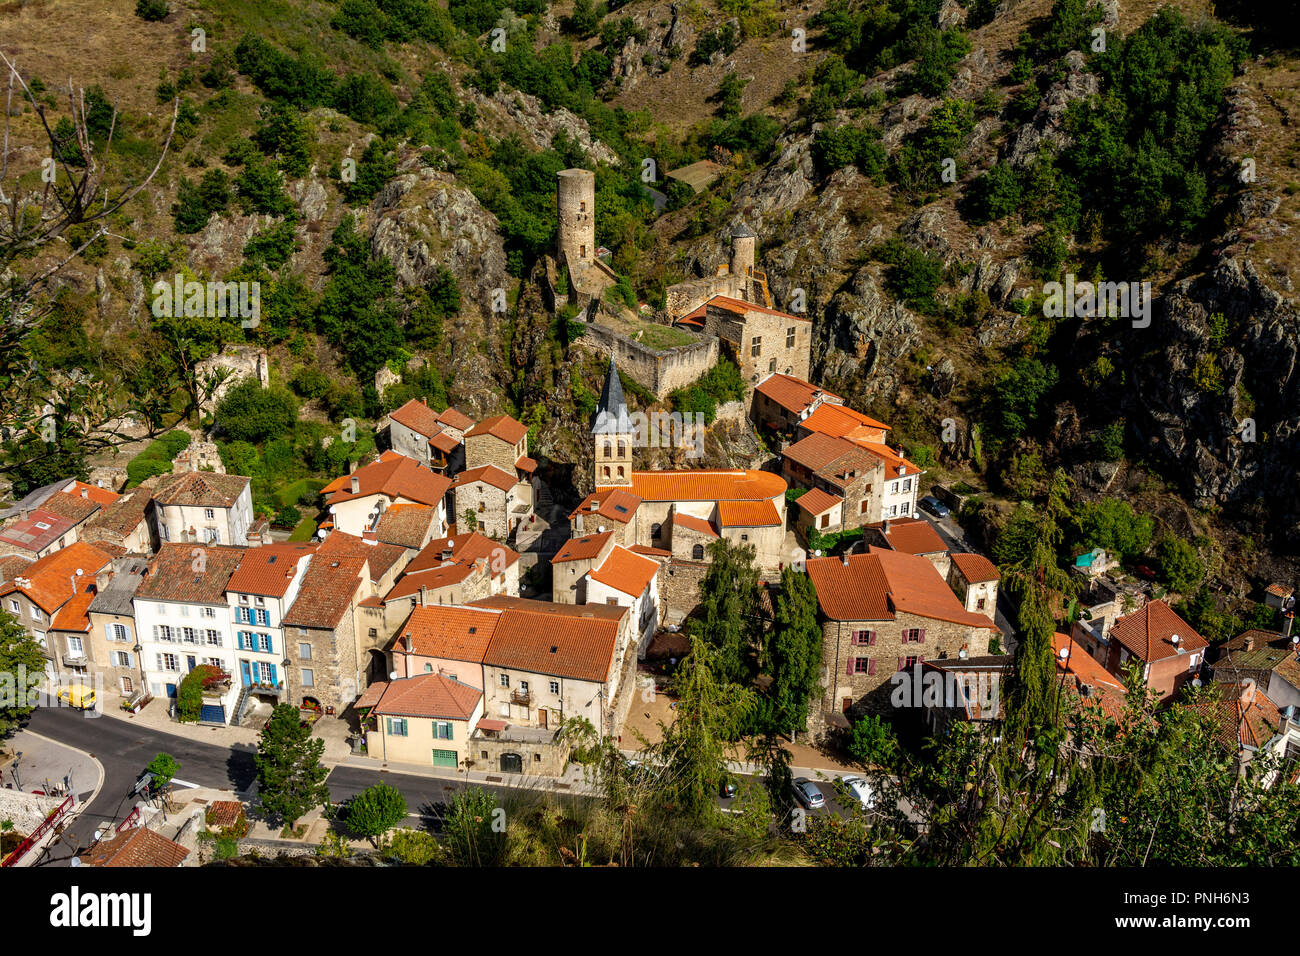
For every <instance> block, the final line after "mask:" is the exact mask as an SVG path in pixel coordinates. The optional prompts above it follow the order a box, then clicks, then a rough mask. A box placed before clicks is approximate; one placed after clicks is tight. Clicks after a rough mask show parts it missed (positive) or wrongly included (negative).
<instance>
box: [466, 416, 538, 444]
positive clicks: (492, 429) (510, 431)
mask: <svg viewBox="0 0 1300 956" xmlns="http://www.w3.org/2000/svg"><path fill="white" fill-rule="evenodd" d="M527 434H528V427H527V426H526V425H524V424H523V423H522V422H520V421H518V420H516V419H514V418H511V417H510V416H509V415H495V416H493V417H492V418H485V419H483V421H481V422H479V423H478V424H477V425H475V426H474V427H473V428H471V429H470V430H469V431H467V432H466V433H465V437H466V438H469V437H470V436H471V435H491V436H492V437H493V438H499V439H501V440H502V441H503V442H508V443H509V444H511V445H514V444H516V443H517V442H519V441H520V440H521V439H522V438H523V437H524V436H525V435H527Z"/></svg>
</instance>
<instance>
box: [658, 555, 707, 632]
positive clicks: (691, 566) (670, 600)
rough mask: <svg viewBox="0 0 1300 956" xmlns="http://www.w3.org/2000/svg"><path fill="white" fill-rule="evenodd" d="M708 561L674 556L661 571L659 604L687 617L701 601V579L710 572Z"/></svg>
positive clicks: (666, 610) (665, 609) (667, 609)
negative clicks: (688, 559)
mask: <svg viewBox="0 0 1300 956" xmlns="http://www.w3.org/2000/svg"><path fill="white" fill-rule="evenodd" d="M708 570H709V564H708V562H707V561H684V560H682V559H680V558H672V559H671V560H669V561H668V563H667V565H666V566H665V567H663V568H662V569H660V571H659V605H660V607H662V608H664V611H665V613H667V612H669V611H673V612H676V613H677V614H679V615H681V616H682V617H685V616H686V615H687V614H690V613H691V611H693V610H695V607H696V605H698V604H699V603H700V581H702V580H703V579H704V575H705V574H707V573H708Z"/></svg>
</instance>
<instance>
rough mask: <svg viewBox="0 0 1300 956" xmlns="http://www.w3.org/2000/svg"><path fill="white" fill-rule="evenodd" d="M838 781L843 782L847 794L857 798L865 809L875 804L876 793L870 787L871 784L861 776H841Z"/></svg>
mask: <svg viewBox="0 0 1300 956" xmlns="http://www.w3.org/2000/svg"><path fill="white" fill-rule="evenodd" d="M840 783H842V784H844V789H845V790H847V791H848V793H849V796H851V797H853V799H855V800H857V801H858V803H860V804H862V806H864V807H865V808H866V809H868V810H870V809H871V808H872V807H874V806H875V805H876V793H875V791H874V790H872V789H871V784H869V783H867V781H866V780H865V779H864V778H862V777H841V778H840Z"/></svg>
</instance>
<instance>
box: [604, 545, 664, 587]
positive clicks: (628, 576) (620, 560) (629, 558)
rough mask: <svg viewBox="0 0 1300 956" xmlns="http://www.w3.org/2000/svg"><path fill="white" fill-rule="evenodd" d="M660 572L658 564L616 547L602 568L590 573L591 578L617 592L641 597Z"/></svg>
mask: <svg viewBox="0 0 1300 956" xmlns="http://www.w3.org/2000/svg"><path fill="white" fill-rule="evenodd" d="M658 571H659V563H658V562H656V561H651V560H650V559H649V558H643V557H641V556H640V555H639V554H633V553H632V552H631V551H629V550H628V549H627V548H623V547H618V546H615V548H614V550H612V551H610V553H609V554H608V555H607V556H606V558H605V560H604V561H602V562H601V564H600V567H598V568H595V569H594V570H592V571H591V572H590V573H589V577H591V578H592V579H594V580H596V581H599V582H600V583H601V584H604V585H607V586H608V587H611V588H613V589H614V590H615V591H622V592H623V593H624V594H630V595H631V596H632V597H640V596H641V595H642V593H644V592H645V589H646V585H648V584H649V583H650V582H651V580H653V578H654V576H655V574H657V573H658Z"/></svg>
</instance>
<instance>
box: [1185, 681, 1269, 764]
mask: <svg viewBox="0 0 1300 956" xmlns="http://www.w3.org/2000/svg"><path fill="white" fill-rule="evenodd" d="M1187 706H1189V707H1191V708H1193V709H1194V710H1196V711H1198V712H1199V713H1201V714H1204V715H1206V716H1208V717H1210V718H1211V720H1213V721H1214V722H1215V723H1216V724H1217V725H1218V726H1217V733H1216V734H1215V739H1216V740H1218V741H1219V743H1221V744H1222V745H1223V746H1224V747H1226V748H1227V749H1228V750H1230V751H1232V752H1233V753H1235V752H1237V751H1238V750H1241V749H1243V748H1250V749H1252V750H1257V749H1258V748H1260V747H1262V746H1263V745H1264V744H1266V743H1268V742H1269V741H1270V740H1272V739H1273V736H1274V735H1275V734H1276V733H1277V728H1278V727H1279V726H1280V725H1281V723H1282V715H1281V713H1279V711H1278V706H1277V704H1275V703H1273V701H1272V700H1271V699H1269V697H1268V695H1267V694H1265V693H1264V692H1263V691H1262V690H1260V689H1259V687H1258V686H1256V685H1254V684H1245V683H1236V682H1224V683H1214V684H1211V685H1210V686H1209V687H1208V688H1207V689H1206V690H1205V691H1203V692H1202V693H1200V694H1197V695H1196V696H1195V697H1194V698H1193V699H1192V700H1191V702H1190V703H1189V704H1188V705H1187Z"/></svg>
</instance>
